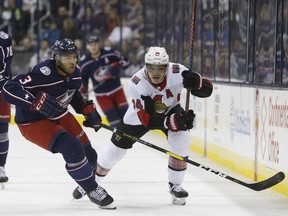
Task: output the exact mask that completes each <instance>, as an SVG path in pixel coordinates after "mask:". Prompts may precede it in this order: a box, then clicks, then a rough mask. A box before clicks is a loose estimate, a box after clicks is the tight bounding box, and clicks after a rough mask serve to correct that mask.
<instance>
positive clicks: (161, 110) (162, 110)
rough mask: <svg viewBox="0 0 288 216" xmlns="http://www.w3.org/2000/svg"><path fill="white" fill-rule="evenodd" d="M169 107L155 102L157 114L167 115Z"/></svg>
mask: <svg viewBox="0 0 288 216" xmlns="http://www.w3.org/2000/svg"><path fill="white" fill-rule="evenodd" d="M168 108H169V107H167V106H166V105H165V104H164V103H162V102H161V101H156V102H154V109H155V112H156V113H165V112H166V110H168Z"/></svg>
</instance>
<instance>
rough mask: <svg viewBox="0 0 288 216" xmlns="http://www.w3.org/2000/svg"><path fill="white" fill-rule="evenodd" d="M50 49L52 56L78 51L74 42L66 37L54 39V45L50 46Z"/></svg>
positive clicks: (76, 52) (77, 52)
mask: <svg viewBox="0 0 288 216" xmlns="http://www.w3.org/2000/svg"><path fill="white" fill-rule="evenodd" d="M51 49H52V56H53V57H54V56H55V55H65V54H71V53H75V54H77V55H79V51H78V48H77V46H76V45H75V43H74V42H73V41H72V40H71V39H68V38H64V39H60V40H56V41H55V43H54V45H53V46H52V47H51Z"/></svg>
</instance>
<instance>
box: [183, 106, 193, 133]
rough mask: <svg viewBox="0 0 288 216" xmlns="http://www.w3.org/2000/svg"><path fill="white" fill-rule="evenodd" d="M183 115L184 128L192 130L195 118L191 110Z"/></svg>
mask: <svg viewBox="0 0 288 216" xmlns="http://www.w3.org/2000/svg"><path fill="white" fill-rule="evenodd" d="M184 115H185V120H186V128H187V129H188V130H189V129H192V128H193V126H194V118H195V114H194V111H193V110H189V111H188V112H187V113H184Z"/></svg>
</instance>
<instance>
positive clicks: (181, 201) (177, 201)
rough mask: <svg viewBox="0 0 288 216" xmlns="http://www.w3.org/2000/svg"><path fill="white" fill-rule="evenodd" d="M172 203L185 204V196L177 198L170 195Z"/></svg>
mask: <svg viewBox="0 0 288 216" xmlns="http://www.w3.org/2000/svg"><path fill="white" fill-rule="evenodd" d="M172 204H174V205H185V204H186V198H178V197H175V196H173V195H172Z"/></svg>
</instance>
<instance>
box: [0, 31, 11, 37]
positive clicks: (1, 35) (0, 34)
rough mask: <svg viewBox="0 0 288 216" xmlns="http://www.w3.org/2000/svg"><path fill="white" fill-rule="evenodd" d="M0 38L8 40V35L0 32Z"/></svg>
mask: <svg viewBox="0 0 288 216" xmlns="http://www.w3.org/2000/svg"><path fill="white" fill-rule="evenodd" d="M0 38H2V39H7V38H9V35H8V34H7V33H5V32H3V31H0Z"/></svg>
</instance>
